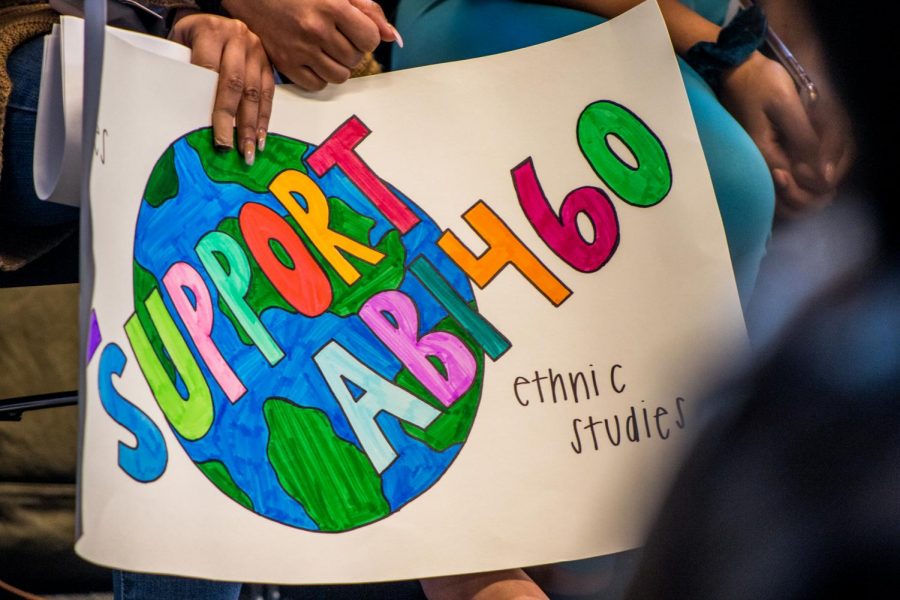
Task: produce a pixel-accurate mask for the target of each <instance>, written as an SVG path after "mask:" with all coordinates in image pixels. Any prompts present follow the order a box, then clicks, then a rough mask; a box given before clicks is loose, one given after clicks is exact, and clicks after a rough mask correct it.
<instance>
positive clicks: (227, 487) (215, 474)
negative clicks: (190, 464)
mask: <svg viewBox="0 0 900 600" xmlns="http://www.w3.org/2000/svg"><path fill="white" fill-rule="evenodd" d="M195 464H196V465H197V467H198V468H199V469H200V470H201V471H202V472H203V474H204V475H206V477H207V479H209V480H210V481H212V482H213V483H214V484H215V486H216V487H217V488H219V489H220V490H222V491H223V492H225V495H227V496H228V497H229V498H231V499H232V500H234V501H235V502H237V503H238V504H240V505H241V506H243V507H244V508H249V509H250V510H253V501H252V500H251V499H250V496H248V495H247V494H246V493H244V490H242V489H241V488H240V487H238V484H236V483H235V482H234V479H233V478H232V477H231V473H229V472H228V467H226V466H225V465H224V464H222V463H221V462H219V461H217V460H209V461H206V462H202V463H195Z"/></svg>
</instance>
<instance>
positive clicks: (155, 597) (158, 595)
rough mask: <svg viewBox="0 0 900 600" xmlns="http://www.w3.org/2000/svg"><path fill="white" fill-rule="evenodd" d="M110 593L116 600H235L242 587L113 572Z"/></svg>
mask: <svg viewBox="0 0 900 600" xmlns="http://www.w3.org/2000/svg"><path fill="white" fill-rule="evenodd" d="M113 593H114V595H115V598H116V600H168V599H172V600H179V599H182V598H184V599H190V600H237V598H238V596H240V594H241V584H240V583H231V582H224V581H207V580H205V579H186V578H184V577H171V576H168V575H147V574H144V573H129V572H126V571H114V572H113Z"/></svg>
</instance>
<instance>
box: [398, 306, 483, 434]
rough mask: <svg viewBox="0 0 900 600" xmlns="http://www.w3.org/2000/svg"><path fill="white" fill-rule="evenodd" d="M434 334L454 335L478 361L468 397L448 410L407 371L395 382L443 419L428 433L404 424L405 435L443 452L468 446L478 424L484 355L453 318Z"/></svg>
mask: <svg viewBox="0 0 900 600" xmlns="http://www.w3.org/2000/svg"><path fill="white" fill-rule="evenodd" d="M473 304H474V303H473ZM431 331H446V332H448V333H452V334H453V335H455V336H456V337H458V338H459V339H460V341H462V342H463V343H464V344H465V345H466V347H467V348H468V349H469V352H471V353H472V356H474V357H475V364H476V370H475V379H474V380H473V381H472V385H471V386H470V387H469V389H468V390H467V391H466V393H465V394H463V395H462V396H460V397H459V399H458V400H457V401H456V402H454V403H453V404H451V405H450V406H449V407H448V406H444V405H443V404H442V403H441V402H440V400H438V399H437V398H435V397H434V395H432V393H431V392H429V391H428V389H427V388H426V387H425V386H424V385H422V384H421V383H420V382H419V380H418V379H416V378H415V376H413V374H412V373H410V372H409V370H408V369H403V370H402V371H400V372H399V373H398V374H397V377H396V378H395V379H394V382H395V383H396V384H397V385H398V386H400V387H402V388H403V389H405V390H406V391H408V392H410V393H411V394H413V395H414V396H416V397H417V398H421V399H422V400H425V401H426V402H428V403H429V404H431V405H432V406H434V407H435V408H436V409H438V410H439V411H441V413H442V414H441V416H439V417H438V418H437V419H436V420H435V421H434V422H433V423H431V425H429V426H428V428H427V429H421V428H419V427H416V426H415V425H411V424H409V423H405V422H404V423H401V425H402V426H403V429H404V430H405V431H406V433H408V434H409V435H411V436H412V437H414V438H416V439H417V440H420V441H422V442H423V443H425V444H427V445H428V446H429V447H431V448H432V449H434V450H435V451H437V452H443V451H444V450H446V449H447V448H449V447H450V446H453V445H454V444H462V443H463V442H465V441H466V438H467V437H468V435H469V430H470V429H471V428H472V423H473V422H474V421H475V412H476V411H477V410H478V402H479V400H480V399H481V384H482V380H483V378H484V353H483V352H482V350H481V348H480V347H479V346H478V345H477V344H476V343H475V340H473V339H472V337H471V336H470V335H469V333H468V332H467V331H466V330H465V329H463V328H462V327H460V325H459V323H457V322H456V321H455V320H454V319H452V318H451V317H445V318H444V319H443V320H441V321H440V322H438V324H437V325H435V326H434V329H432V330H431ZM429 333H430V332H429ZM432 364H434V365H435V367H437V368H441V367H442V365H440V362H439V361H437V360H436V359H435V360H433V361H432Z"/></svg>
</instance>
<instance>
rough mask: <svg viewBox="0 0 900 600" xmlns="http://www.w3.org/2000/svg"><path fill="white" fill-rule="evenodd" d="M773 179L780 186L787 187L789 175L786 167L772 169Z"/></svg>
mask: <svg viewBox="0 0 900 600" xmlns="http://www.w3.org/2000/svg"><path fill="white" fill-rule="evenodd" d="M772 179H774V180H775V184H776V185H777V186H778V187H782V188H783V187H787V185H788V175H787V172H786V171H785V170H784V169H775V170H774V171H772Z"/></svg>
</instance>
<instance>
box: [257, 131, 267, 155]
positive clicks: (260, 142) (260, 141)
mask: <svg viewBox="0 0 900 600" xmlns="http://www.w3.org/2000/svg"><path fill="white" fill-rule="evenodd" d="M256 149H257V150H259V151H260V152H262V151H263V150H265V149H266V130H265V129H260V130H259V131H257V132H256Z"/></svg>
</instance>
